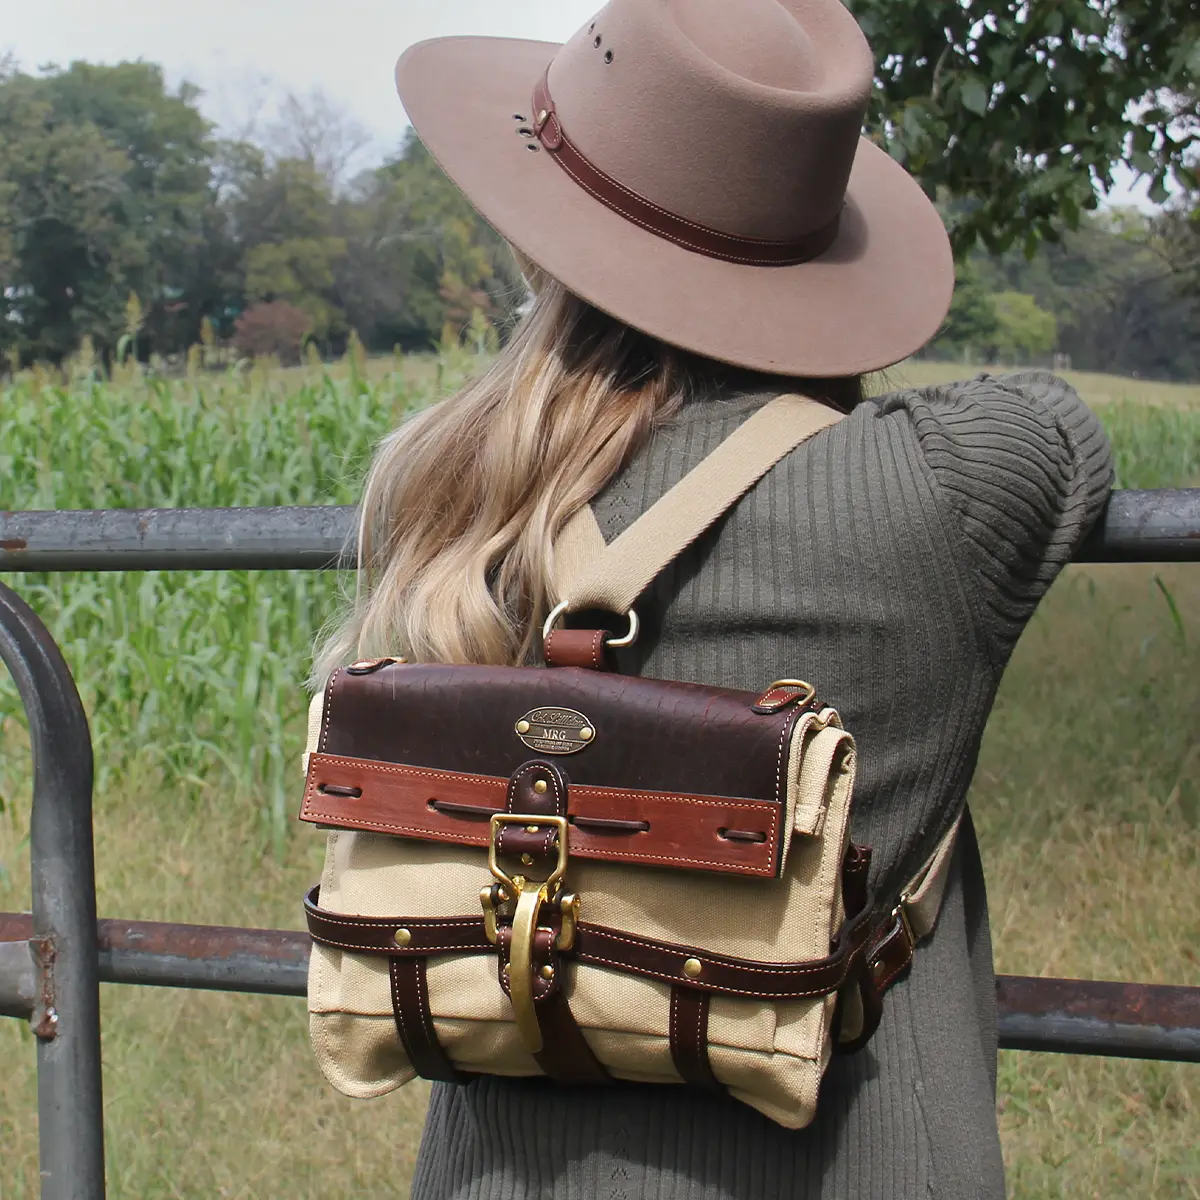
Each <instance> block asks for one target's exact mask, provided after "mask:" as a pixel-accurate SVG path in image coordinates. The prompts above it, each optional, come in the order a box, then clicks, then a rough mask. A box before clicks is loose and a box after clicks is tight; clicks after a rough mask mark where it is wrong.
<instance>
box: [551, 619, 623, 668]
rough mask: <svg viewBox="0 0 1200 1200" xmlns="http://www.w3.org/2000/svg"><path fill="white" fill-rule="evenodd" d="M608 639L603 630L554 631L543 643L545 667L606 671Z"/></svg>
mask: <svg viewBox="0 0 1200 1200" xmlns="http://www.w3.org/2000/svg"><path fill="white" fill-rule="evenodd" d="M609 637H610V635H609V634H608V633H607V632H605V630H603V629H556V630H554V632H553V633H551V634H550V636H549V637H547V638H546V641H545V643H544V654H545V659H546V666H548V667H586V668H587V669H588V670H589V671H607V670H608V669H609V663H608V650H607V642H608V639H609Z"/></svg>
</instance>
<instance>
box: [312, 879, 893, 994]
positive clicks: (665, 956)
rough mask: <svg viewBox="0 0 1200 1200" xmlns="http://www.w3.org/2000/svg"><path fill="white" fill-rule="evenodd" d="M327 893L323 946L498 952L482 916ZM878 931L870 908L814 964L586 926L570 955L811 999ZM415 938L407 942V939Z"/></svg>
mask: <svg viewBox="0 0 1200 1200" xmlns="http://www.w3.org/2000/svg"><path fill="white" fill-rule="evenodd" d="M319 900H320V889H319V888H313V889H312V891H310V892H309V893H308V896H307V897H306V899H305V905H304V907H305V914H306V916H307V919H308V929H309V932H310V933H311V934H312V936H313V939H314V940H315V941H318V942H321V943H322V944H323V945H327V946H336V947H338V948H339V949H344V950H353V951H356V952H358V953H362V954H381V955H386V956H388V957H392V956H399V957H403V958H407V957H420V956H428V955H431V954H447V953H449V954H487V953H495V949H496V948H495V944H494V943H493V942H492V941H491V940H490V939H489V938H488V935H487V932H486V930H485V927H484V920H483V917H482V916H481V915H476V916H474V917H471V916H456V917H443V918H413V919H406V918H403V917H359V916H351V915H343V914H340V913H333V912H329V911H328V910H326V909H323V908H321V907H319ZM869 932H870V909H869V907H868V909H867V910H866V911H864V912H863V913H861V914H859V915H858V916H857V917H855V918H853V919H852V920H848V921H846V922H845V923H844V924H843V925H842V928H841V929H840V930H839V931H838V934H837V936H836V937H835V938H834V940H833V946H834V949H833V952H832V953H831V954H830V955H828V956H827V957H826V958H819V959H814V960H812V961H809V962H799V963H778V962H757V961H754V960H751V959H744V958H730V957H727V956H725V955H716V954H710V953H708V952H707V951H704V950H696V949H692V948H689V947H687V946H679V945H673V944H671V943H668V942H656V941H653V940H651V939H649V938H642V937H638V936H637V935H636V934H632V933H626V932H624V931H623V930H617V929H609V928H607V927H606V926H603V925H590V924H588V923H587V922H586V921H580V922H579V923H578V924H577V926H576V931H575V944H574V946H573V948H572V949H571V950H570V951H561V953H569V954H570V955H571V956H572V957H573V958H574V959H575V960H576V961H577V962H583V963H589V964H591V965H594V966H600V967H610V968H612V969H614V970H618V971H627V972H629V973H630V974H631V975H641V976H643V977H645V978H647V979H658V980H661V981H662V982H664V983H670V984H672V985H680V986H683V987H688V988H692V989H695V990H697V991H702V992H709V993H711V994H713V995H717V996H750V997H753V998H755V999H760V1000H804V999H809V998H811V997H814V996H824V995H828V994H829V993H830V992H835V991H837V990H839V989H840V988H841V987H843V986H844V985H845V984H846V983H847V982H848V981H850V980H851V979H853V978H854V976H855V971H856V969H857V968H858V967H859V966H861V964H862V962H863V957H864V954H863V952H864V946H865V943H866V940H867V936H868V933H869ZM405 934H407V935H408V936H407V937H405V936H404V935H405Z"/></svg>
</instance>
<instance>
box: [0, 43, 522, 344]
mask: <svg viewBox="0 0 1200 1200" xmlns="http://www.w3.org/2000/svg"><path fill="white" fill-rule="evenodd" d="M198 99H199V93H198V91H197V90H196V89H195V88H193V87H190V86H188V85H184V86H183V87H181V88H179V89H178V90H176V91H171V90H169V89H168V88H167V87H166V85H165V82H164V79H163V75H162V72H161V70H160V69H159V68H158V67H157V66H154V65H152V64H149V63H142V62H138V63H122V64H120V65H118V66H96V65H92V64H87V63H74V64H72V65H71V66H70V67H69V68H67V69H65V70H51V71H48V72H44V73H41V74H39V75H36V76H34V75H29V74H25V73H22V72H20V71H18V70H16V69H15V67H13V66H12V64H9V65H8V66H7V67H6V68H4V69H3V70H0V356H3V357H4V358H6V359H7V360H9V361H10V362H12V361H20V362H26V363H27V362H30V361H33V360H44V361H50V362H58V361H61V360H62V359H63V358H64V357H65V356H67V355H69V354H71V353H73V352H74V351H75V349H76V348H77V347H78V346H79V345H80V343H81V342H82V340H83V339H84V338H89V339H90V340H91V342H92V344H93V345H94V346H95V347H96V349H97V350H98V351H99V352H101V353H106V354H110V355H111V354H113V353H116V351H117V349H118V347H122V348H124V349H125V350H126V351H128V350H135V351H136V352H137V353H138V354H139V355H140V356H141V357H143V358H146V357H148V356H149V355H151V354H157V355H160V356H163V357H167V356H170V355H173V354H178V353H180V352H182V351H186V349H187V348H188V347H189V346H190V345H192V344H195V343H197V342H198V341H200V340H210V341H211V340H213V339H219V340H221V341H231V340H237V339H239V338H244V339H245V341H246V342H247V343H249V344H248V346H247V349H249V350H260V351H263V352H279V353H284V354H286V353H289V352H292V351H294V350H297V349H298V348H299V345H300V342H301V339H311V340H313V341H315V342H316V344H317V345H318V347H319V348H321V349H322V350H326V351H330V352H336V351H338V350H339V349H340V347H341V346H342V345H344V343H345V341H346V339H347V338H348V336H349V333H350V331H351V330H352V329H353V330H356V331H357V333H358V335H359V337H360V338H361V340H362V341H363V342H364V344H366V345H367V346H368V347H369V348H372V349H387V350H390V349H392V348H393V347H395V346H401V347H403V348H405V349H425V348H428V347H429V346H430V345H431V344H433V343H435V342H437V341H438V340H439V339H440V338H441V337H442V336H443V335H444V333H445V332H446V331H447V330H451V331H457V330H461V329H462V328H463V327H464V326H466V325H467V324H468V323H469V322H470V320H471V317H472V315H473V314H474V313H476V312H478V313H481V314H482V315H483V317H484V318H485V319H486V320H487V321H489V322H495V323H502V322H503V321H504V319H505V318H506V316H507V315H508V314H509V313H510V312H511V310H512V309H513V307H514V306H515V305H518V304H519V303H520V302H521V300H522V298H523V290H522V285H521V280H520V275H519V273H518V272H517V270H516V267H515V265H514V264H513V263H512V261H511V258H510V257H509V255H508V254H507V252H506V251H505V248H504V246H503V244H502V242H501V241H500V239H499V238H498V237H497V236H496V235H495V234H494V233H493V232H492V231H491V230H490V229H489V228H488V227H487V226H486V225H485V224H484V223H483V222H482V221H480V220H479V219H478V218H477V217H476V216H475V214H474V211H473V210H472V209H471V207H470V205H469V204H468V203H467V202H466V201H465V200H464V199H463V198H462V196H461V195H460V194H459V192H458V191H457V190H456V189H455V188H454V187H452V186H451V185H450V184H449V182H448V181H447V180H446V179H445V177H444V176H443V175H442V174H441V172H440V171H439V170H438V168H437V167H436V165H435V164H434V163H433V161H432V160H431V159H430V157H429V156H428V154H426V152H425V151H424V149H423V148H422V146H421V144H420V142H418V141H417V140H416V139H415V138H412V137H409V138H408V139H407V140H406V141H405V142H404V143H403V145H402V147H401V148H400V150H399V151H398V152H397V153H396V154H395V155H394V156H392V157H391V158H389V159H388V160H387V161H385V162H384V163H383V164H381V165H380V166H378V167H376V168H374V169H372V170H369V171H366V172H364V173H362V174H360V175H358V176H357V177H355V178H354V179H352V180H350V181H345V180H343V179H342V178H341V166H342V160H343V158H344V157H345V156H344V151H345V149H346V147H345V146H344V145H343V144H342V142H343V140H344V137H345V134H346V130H345V128H343V127H342V126H341V125H340V124H339V122H337V121H336V120H334V121H325V122H324V123H323V124H324V126H325V127H324V128H322V121H321V120H320V118H321V116H322V113H321V112H320V111H319V105H320V102H319V101H314V102H313V104H312V105H310V106H309V108H307V109H306V108H305V106H304V105H303V103H302V102H299V101H296V100H295V99H292V100H291V101H290V102H289V109H290V112H289V115H290V118H291V119H290V122H289V124H288V126H287V127H286V128H285V129H284V131H283V133H282V135H280V134H279V132H278V131H276V134H277V136H276V137H275V139H274V140H275V141H276V143H277V144H276V145H275V146H273V147H268V146H264V145H260V144H255V143H254V142H252V141H248V140H244V139H220V138H217V137H215V136H214V132H213V128H212V126H211V124H210V123H209V122H208V121H207V120H206V119H205V118H204V117H203V115H202V114H201V112H200V111H199V109H198V107H197V101H198ZM326 115H327V114H326ZM280 142H282V143H284V148H283V149H281V148H280V146H279V145H278V143H280Z"/></svg>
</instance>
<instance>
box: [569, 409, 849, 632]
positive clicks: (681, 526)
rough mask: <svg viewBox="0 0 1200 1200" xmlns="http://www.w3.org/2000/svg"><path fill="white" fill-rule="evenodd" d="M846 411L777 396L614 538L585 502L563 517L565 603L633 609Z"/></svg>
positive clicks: (573, 607)
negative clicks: (670, 567)
mask: <svg viewBox="0 0 1200 1200" xmlns="http://www.w3.org/2000/svg"><path fill="white" fill-rule="evenodd" d="M844 415H845V414H843V413H840V412H837V411H836V410H835V409H832V408H829V407H827V406H826V405H824V404H820V403H818V402H817V401H816V400H813V399H811V398H809V397H808V396H799V395H785V396H777V397H776V398H775V399H774V400H772V401H771V402H770V403H769V404H766V405H764V407H762V408H760V409H759V410H758V412H756V413H755V414H754V415H753V416H752V417H750V419H749V420H747V421H745V422H744V423H743V424H742V425H740V426H739V427H738V428H737V429H736V430H735V431H734V432H733V433H732V434H730V436H729V437H727V438H726V439H725V440H724V441H723V442H722V443H721V444H720V445H719V446H718V447H717V448H716V449H715V450H714V451H713V452H712V453H711V454H709V455H708V456H707V457H706V458H705V459H703V460H702V461H701V462H700V463H699V464H698V465H697V466H696V467H694V468H693V469H692V470H691V471H689V472H688V474H687V475H685V476H684V477H683V478H682V479H681V480H680V481H679V482H678V483H677V484H676V485H675V486H674V487H673V488H671V489H670V491H668V492H667V493H666V494H665V495H664V496H662V497H661V498H660V499H659V500H658V501H657V502H656V503H655V504H653V505H652V506H651V507H650V508H648V509H647V510H646V511H645V512H644V513H643V514H642V515H641V516H640V517H638V519H637V520H636V521H634V523H633V524H632V525H630V526H629V527H628V528H627V529H626V530H624V532H622V533H621V534H620V535H619V536H618V537H616V538H615V539H614V540H613V541H612V543H611V544H610V545H607V546H606V545H605V544H604V538H603V536H602V535H601V533H600V530H599V527H598V526H597V525H596V520H595V517H594V516H593V514H592V509H591V505H588V504H585V505H584V506H583V507H582V508H581V509H579V511H578V512H577V513H575V515H574V516H573V517H571V518H570V520H568V521H567V523H566V525H564V527H563V530H562V532H561V533H560V535H559V537H558V540H557V542H556V546H555V558H556V562H555V575H556V578H557V580H558V583H559V588H560V591H559V599H560V601H561V607H562V611H563V612H578V611H580V610H582V609H588V608H594V609H604V610H606V611H609V612H617V613H624V612H627V611H628V610H629V609H630V608H631V607H632V606H633V602H634V601H635V600H636V599H637V598H638V596H639V595H641V593H642V592H643V591H644V590H645V589H646V587H647V586H648V585H649V584H650V582H651V580H653V579H654V577H655V576H656V575H657V574H658V573H659V572H660V571H661V570H662V569H663V568H664V567H665V566H666V565H667V564H668V563H670V562H672V561H673V560H674V559H676V558H677V557H678V556H679V555H680V554H681V553H682V552H683V551H684V550H686V549H687V547H688V546H690V545H691V544H692V543H693V542H694V541H695V540H696V539H697V538H699V537H700V535H701V534H703V533H704V531H705V530H706V529H708V528H709V527H710V526H711V525H712V524H713V523H714V522H716V521H717V520H718V519H719V518H720V517H721V516H722V514H724V513H725V512H726V511H727V510H728V509H730V508H732V507H733V505H734V504H736V503H737V502H738V500H740V499H741V498H742V496H744V495H745V494H746V493H747V492H748V491H749V490H750V489H751V488H752V487H753V486H754V485H755V484H756V483H757V482H758V481H759V480H760V479H761V478H762V477H763V476H764V475H765V474H766V473H767V472H768V471H769V470H770V469H771V468H772V467H773V466H775V464H776V463H777V462H779V461H780V460H781V459H782V458H784V457H786V456H787V455H788V454H790V453H791V452H792V451H793V450H794V449H796V447H797V446H799V445H800V444H801V443H802V442H806V441H807V440H808V439H809V438H811V437H813V436H814V435H815V434H818V433H820V432H821V430H823V429H826V428H828V427H829V426H830V425H833V424H835V423H836V422H837V421H839V420H841V419H842V417H843V416H844Z"/></svg>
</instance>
